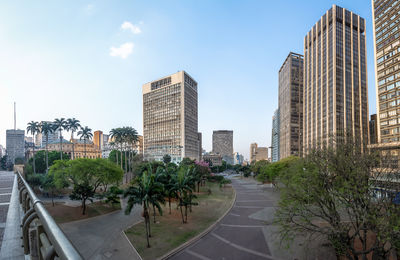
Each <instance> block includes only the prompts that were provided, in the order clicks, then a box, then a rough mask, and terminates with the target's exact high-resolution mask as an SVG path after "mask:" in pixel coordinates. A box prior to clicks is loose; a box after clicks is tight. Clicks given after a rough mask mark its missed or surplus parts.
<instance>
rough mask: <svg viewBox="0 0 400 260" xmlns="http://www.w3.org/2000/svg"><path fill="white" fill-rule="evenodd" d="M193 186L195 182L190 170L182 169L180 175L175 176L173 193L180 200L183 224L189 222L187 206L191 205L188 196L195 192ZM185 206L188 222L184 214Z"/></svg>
mask: <svg viewBox="0 0 400 260" xmlns="http://www.w3.org/2000/svg"><path fill="white" fill-rule="evenodd" d="M193 185H194V180H193V176H192V174H191V169H190V168H189V169H187V170H186V169H184V168H182V169H181V170H179V171H178V174H177V175H175V176H174V180H173V187H172V188H171V192H173V193H175V194H176V197H177V198H178V201H179V208H180V211H181V216H182V223H186V222H187V206H188V205H189V203H188V196H190V195H191V194H192V192H193V188H192V187H193ZM189 199H191V198H189ZM183 206H184V207H185V215H186V221H185V218H184V214H183V209H182V207H183Z"/></svg>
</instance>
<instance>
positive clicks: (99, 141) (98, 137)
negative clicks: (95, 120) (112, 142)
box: [93, 130, 104, 150]
mask: <svg viewBox="0 0 400 260" xmlns="http://www.w3.org/2000/svg"><path fill="white" fill-rule="evenodd" d="M103 143H104V139H103V132H102V131H100V130H97V131H94V133H93V144H94V145H95V146H97V148H99V149H100V150H102V149H103Z"/></svg>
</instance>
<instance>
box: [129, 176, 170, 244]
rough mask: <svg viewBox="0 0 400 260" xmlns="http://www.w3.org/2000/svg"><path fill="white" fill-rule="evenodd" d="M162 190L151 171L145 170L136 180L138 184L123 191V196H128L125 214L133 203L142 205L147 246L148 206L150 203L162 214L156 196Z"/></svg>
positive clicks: (148, 228) (149, 232) (130, 209)
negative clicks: (148, 172)
mask: <svg viewBox="0 0 400 260" xmlns="http://www.w3.org/2000/svg"><path fill="white" fill-rule="evenodd" d="M162 190H163V187H162V184H160V183H158V182H156V181H155V177H154V175H153V174H151V173H150V175H148V174H147V171H145V172H143V174H142V177H141V178H140V179H139V181H138V186H131V187H129V188H128V189H127V190H126V191H125V193H124V197H128V196H129V199H128V203H127V207H126V209H125V214H129V213H130V212H131V211H132V208H133V206H134V205H135V204H139V205H142V207H143V217H144V222H145V226H146V239H147V247H150V241H149V237H151V231H150V215H149V207H150V205H151V204H152V205H153V207H155V208H157V210H158V212H159V213H160V215H162V208H161V205H160V203H159V202H158V200H157V196H156V195H157V194H161V193H162V192H163V191H162Z"/></svg>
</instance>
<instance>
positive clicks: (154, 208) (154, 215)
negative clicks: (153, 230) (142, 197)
mask: <svg viewBox="0 0 400 260" xmlns="http://www.w3.org/2000/svg"><path fill="white" fill-rule="evenodd" d="M153 221H154V224H156V207H155V206H154V205H153Z"/></svg>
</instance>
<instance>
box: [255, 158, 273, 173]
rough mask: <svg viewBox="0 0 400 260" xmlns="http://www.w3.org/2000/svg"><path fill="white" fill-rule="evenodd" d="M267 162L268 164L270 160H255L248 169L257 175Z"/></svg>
mask: <svg viewBox="0 0 400 260" xmlns="http://www.w3.org/2000/svg"><path fill="white" fill-rule="evenodd" d="M269 164H270V162H269V161H267V160H260V161H255V162H253V163H252V164H251V166H250V169H251V171H252V172H253V173H254V174H255V175H258V174H260V173H261V168H263V167H265V166H267V165H269Z"/></svg>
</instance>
